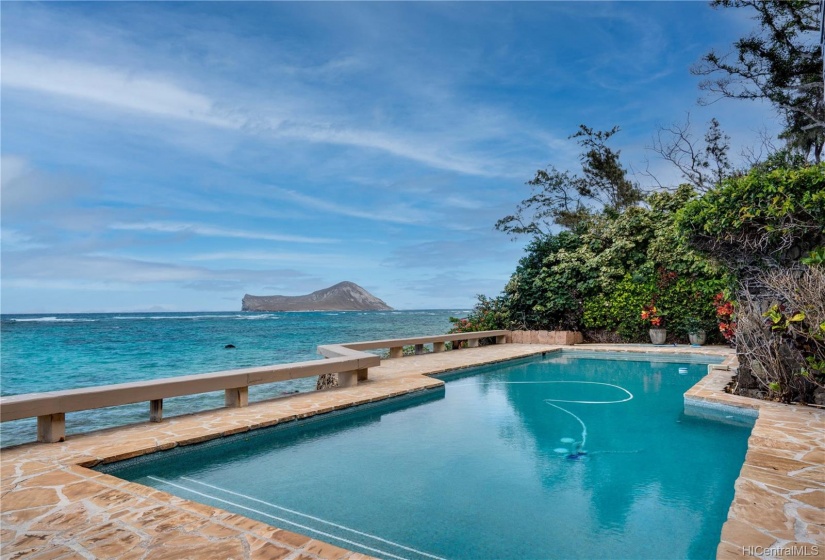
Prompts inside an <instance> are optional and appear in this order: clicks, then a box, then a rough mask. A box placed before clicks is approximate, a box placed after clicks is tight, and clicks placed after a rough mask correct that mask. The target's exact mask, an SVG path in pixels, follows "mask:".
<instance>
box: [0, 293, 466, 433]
mask: <svg viewBox="0 0 825 560" xmlns="http://www.w3.org/2000/svg"><path fill="white" fill-rule="evenodd" d="M467 313H468V311H467V310H461V309H455V310H449V309H447V310H444V309H439V310H419V311H370V312H360V311H346V312H333V311H317V312H304V313H296V312H293V313H239V312H214V313H95V314H66V315H56V314H55V315H49V314H42V315H0V393H2V395H3V396H7V395H18V394H22V393H35V392H43V391H56V390H60V389H75V388H79V387H90V386H94V385H106V384H111V383H125V382H129V381H141V380H147V379H159V378H163V377H172V376H176V375H188V374H196V373H208V372H214V371H222V370H227V369H236V368H244V367H254V366H264V365H268V364H281V363H287V362H296V361H302V360H314V359H320V356H319V355H318V354H317V352H316V348H317V346H318V345H320V344H335V343H340V342H356V341H362V340H375V339H385V338H401V337H410V336H427V335H434V334H442V333H445V332H447V331H448V330H449V329H450V326H451V325H450V322H449V318H450V317H451V316H454V317H465V316H466V315H467ZM228 344H231V345H233V346H235V348H232V349H227V348H226V346H227V345H228ZM314 388H315V378H311V379H297V380H293V381H284V382H280V383H274V384H270V385H264V386H256V387H250V390H249V400H250V401H256V400H264V399H267V398H272V397H276V396H279V395H282V394H286V393H291V392H295V391H301V392H303V391H311V390H314ZM221 406H223V393H222V392H220V393H206V394H202V395H190V396H185V397H176V398H172V399H166V400H164V404H163V414H164V417H170V416H178V415H181V414H188V413H191V412H195V411H198V410H207V409H211V408H218V407H221ZM148 407H149V405H148V403H137V404H134V405H128V406H121V407H114V408H105V409H97V410H91V411H83V412H73V413H68V414H67V415H66V433H67V434H73V433H79V432H87V431H91V430H97V429H101V428H107V427H111V426H117V425H123V424H130V423H135V422H145V421H146V420H147V419H148ZM36 425H37V422H36V420H35V419H26V420H16V421H13V422H4V423H2V424H0V446H2V447H7V446H10V445H17V444H20V443H24V442H28V441H33V440H34V439H35V436H36Z"/></svg>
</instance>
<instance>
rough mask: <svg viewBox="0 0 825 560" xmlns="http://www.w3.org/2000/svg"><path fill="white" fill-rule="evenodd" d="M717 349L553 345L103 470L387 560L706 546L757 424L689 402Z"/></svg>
mask: <svg viewBox="0 0 825 560" xmlns="http://www.w3.org/2000/svg"><path fill="white" fill-rule="evenodd" d="M691 360H692V361H691ZM709 361H713V359H712V358H706V357H702V358H690V357H687V356H678V357H677V356H649V355H644V354H635V355H633V354H598V355H596V354H594V355H588V354H583V353H581V352H565V353H557V354H547V356H546V357H544V358H542V357H535V358H528V359H522V360H517V361H515V362H508V363H506V364H497V365H491V366H484V367H480V368H474V369H472V370H466V371H462V372H460V373H457V374H453V375H451V376H448V377H445V380H446V381H447V383H446V386H445V388H444V389H442V390H435V391H429V392H426V393H423V394H419V395H417V396H415V397H410V398H404V399H400V400H395V399H394V400H393V401H392V402H386V403H385V404H379V405H368V406H364V407H358V408H356V409H351V410H350V411H346V412H342V413H334V414H331V415H324V416H320V417H316V418H313V419H309V420H302V421H298V422H292V423H289V424H284V425H280V426H277V427H274V428H269V429H264V430H258V431H256V432H251V433H246V434H243V435H239V436H233V437H231V438H226V439H224V440H216V441H213V442H209V443H207V444H203V445H198V446H194V447H189V448H180V449H174V450H171V451H167V452H161V453H157V454H154V455H151V456H146V457H142V458H139V459H135V460H131V461H126V462H123V463H117V464H114V465H109V466H107V467H105V468H103V469H101V470H105V471H106V472H109V473H111V474H114V475H116V476H119V477H122V478H125V479H128V480H132V481H135V482H139V483H141V484H146V485H149V486H153V487H157V488H159V489H162V490H165V491H168V492H170V493H172V494H176V495H179V496H182V497H185V498H188V499H192V500H194V501H199V502H203V503H208V504H210V505H214V506H216V507H220V508H223V509H226V510H230V511H235V512H237V513H240V514H242V515H245V516H247V517H251V518H255V519H258V520H261V521H264V522H266V523H270V524H272V525H276V526H279V527H283V528H285V529H289V530H293V531H296V532H299V533H304V534H307V535H310V536H313V537H316V538H319V539H321V540H325V541H328V542H331V543H333V544H336V545H339V546H343V547H345V548H348V549H350V550H357V551H360V552H364V553H367V554H371V555H374V556H379V557H383V558H411V559H412V558H711V557H714V556H715V551H716V546H717V544H718V542H719V534H720V531H721V527H722V523H723V522H724V520H725V517H726V514H727V510H728V507H729V505H730V502H731V499H732V497H733V483H734V480H735V479H736V476H737V475H738V472H739V469H740V468H741V465H742V462H743V459H744V456H745V452H746V449H747V437H748V434H749V433H750V421H751V420H749V419H747V418H738V417H730V418H722V420H723V421H711V420H707V419H704V418H696V417H692V416H688V415H685V414H684V412H683V408H684V407H683V397H682V395H683V393H684V392H685V391H686V390H687V389H689V388H690V387H691V386H692V385H693V384H694V383H696V381H698V380H699V379H701V377H702V376H703V375H704V374H705V373H706V372H707V366H706V365H705V364H706V363H708V362H709Z"/></svg>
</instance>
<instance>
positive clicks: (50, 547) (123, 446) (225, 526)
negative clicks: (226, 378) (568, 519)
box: [0, 344, 825, 560]
mask: <svg viewBox="0 0 825 560" xmlns="http://www.w3.org/2000/svg"><path fill="white" fill-rule="evenodd" d="M560 348H562V347H560V346H553V345H541V344H500V345H492V346H486V347H481V348H471V349H462V350H460V351H451V352H444V353H438V354H424V355H419V356H409V357H404V358H399V359H392V360H383V361H382V363H381V365H380V366H378V367H374V368H370V371H369V380H368V381H365V382H361V383H359V384H358V385H357V386H354V387H347V388H339V389H332V390H327V391H320V392H313V393H304V394H298V395H292V396H289V397H284V398H280V399H276V400H271V401H266V402H260V403H252V404H250V405H249V406H248V407H245V408H222V409H217V410H213V411H207V412H201V413H197V414H192V415H188V416H180V417H173V418H168V419H164V421H163V422H162V423H149V422H147V423H144V424H136V425H132V426H126V427H121V428H113V429H109V430H103V431H98V432H93V433H89V434H84V435H75V436H70V437H69V438H68V439H67V440H66V441H65V442H62V443H33V444H27V445H22V446H18V447H13V448H9V449H5V450H3V451H2V452H0V558H3V559H6V558H8V559H11V558H23V557H25V558H31V559H32V560H46V559H51V560H57V559H60V560H64V559H72V558H124V559H129V558H136V559H137V558H145V559H150V558H151V559H152V560H155V559H164V558H190V559H199V558H227V559H228V558H233V559H236V560H240V559H264V558H265V559H272V560H275V559H290V560H298V559H307V560H309V559H334V560H338V559H351V560H356V559H364V558H368V557H367V556H364V555H362V554H359V553H355V552H351V551H348V550H344V549H342V548H339V547H336V546H333V545H331V544H328V543H325V542H322V541H319V540H317V539H313V538H310V537H307V536H304V535H300V534H297V533H293V532H290V531H286V530H283V529H279V528H277V527H273V526H271V525H267V524H264V523H260V522H258V521H253V520H251V519H247V518H245V517H243V516H240V515H237V514H234V513H229V512H227V511H224V510H221V509H218V508H213V507H211V506H206V505H202V504H198V503H195V502H191V501H188V500H185V499H183V498H179V497H176V496H173V495H171V494H167V493H165V492H161V491H159V490H156V489H154V488H149V487H146V486H142V485H139V484H135V483H131V482H127V481H125V480H121V479H118V478H115V477H113V476H110V475H107V474H102V473H99V472H97V471H94V470H92V469H91V468H90V467H93V466H95V465H97V464H100V463H109V462H114V461H119V460H123V459H127V458H131V457H136V456H139V455H144V454H147V453H153V452H155V451H159V450H163V449H169V448H172V447H175V446H179V445H189V444H194V443H198V442H202V441H206V440H209V439H214V438H218V437H223V436H228V435H232V434H236V433H240V432H245V431H248V430H251V429H256V428H262V427H265V426H272V425H275V424H278V423H281V422H287V421H291V420H295V419H297V418H305V417H308V416H312V415H315V414H322V413H325V412H330V411H333V410H339V409H342V408H347V407H350V406H355V405H358V404H364V403H368V402H375V401H379V400H383V399H386V398H390V397H394V396H398V395H402V394H406V393H411V392H416V391H421V390H424V389H428V388H434V387H438V386H440V385H442V383H443V382H442V381H440V380H438V379H434V378H432V377H428V376H429V375H433V374H436V373H440V372H444V371H448V370H453V369H458V368H464V367H472V366H477V365H483V364H488V363H493V362H498V361H504V360H509V359H513V358H519V357H524V356H529V355H533V354H537V353H541V352H547V351H552V350H557V349H560ZM563 348H565V349H572V350H596V351H630V352H633V351H637V352H638V351H642V352H655V353H673V352H690V353H695V352H699V353H703V354H712V355H720V356H723V357H724V358H725V362H723V365H724V364H728V365H730V364H732V363H733V362H734V361H735V356H734V355H733V353H732V352H731V350H730V349H727V348H720V347H702V348H700V349H695V348H691V347H687V346H680V347H672V346H667V347H652V346H650V345H621V346H619V345H595V344H586V345H578V346H575V347H572V348H571V347H563ZM730 375H731V373H730V372H729V371H725V370H720V369H714V370H712V371H711V372H710V373H709V374H708V376H707V377H705V378H704V379H702V380H701V381H700V382H699V383H697V384H696V386H694V387H693V388H692V389H691V390H690V391H688V393H687V394H686V399H690V400H692V401H693V402H696V403H699V404H706V405H708V406H717V405H723V406H725V405H730V406H736V407H744V408H747V409H756V410H758V415H759V417H758V419H757V421H756V425H755V426H754V428H753V432H752V434H751V436H750V439H749V442H748V453H747V456H746V458H745V463H744V465H743V466H742V470H741V472H740V476H739V478H738V479H737V481H736V494H735V497H734V500H733V503H732V504H731V507H730V511H729V515H728V520H727V522H726V523H725V525H724V527H723V530H722V539H721V542H720V544H719V547H718V550H717V558H733V557H736V558H742V557H754V556H759V555H763V554H764V555H765V556H766V557H771V558H797V557H805V558H817V557H819V558H821V557H823V556H825V411H823V410H819V409H815V408H808V407H798V406H786V405H780V404H776V403H767V402H761V401H755V400H753V399H747V398H744V397H737V396H733V395H728V394H726V393H725V392H724V390H723V389H724V386H725V384H726V383H727V382H728V380H729V379H730ZM697 476H701V473H697ZM663 537H664V538H666V536H665V535H651V538H663ZM503 538H506V537H503ZM769 549H771V550H769ZM783 552H784V553H785V554H783ZM757 553H758V554H757Z"/></svg>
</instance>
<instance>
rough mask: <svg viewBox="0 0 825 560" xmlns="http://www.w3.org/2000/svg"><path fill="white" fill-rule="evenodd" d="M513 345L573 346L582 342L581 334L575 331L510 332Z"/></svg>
mask: <svg viewBox="0 0 825 560" xmlns="http://www.w3.org/2000/svg"><path fill="white" fill-rule="evenodd" d="M509 340H510V342H512V343H514V344H560V345H563V346H573V345H574V344H581V343H582V342H584V337H583V336H582V333H580V332H576V331H510V338H509Z"/></svg>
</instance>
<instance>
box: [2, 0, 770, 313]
mask: <svg viewBox="0 0 825 560" xmlns="http://www.w3.org/2000/svg"><path fill="white" fill-rule="evenodd" d="M735 12H736V11H735V10H734V11H731V10H727V11H725V10H721V11H720V10H713V9H711V8H710V7H709V6H708V5H707V4H705V3H699V2H647V3H634V2H617V3H606V2H599V3H587V2H576V3H563V2H535V3H495V2H490V3H463V2H460V3H442V2H432V3H395V2H388V3H348V2H340V3H338V2H336V3H332V2H329V3H328V2H321V3H268V2H254V3H239V2H232V3H220V2H214V3H213V2H204V3H198V2H191V3H155V2H129V3H102V2H94V3H70V2H69V3H9V2H4V3H3V6H2V69H1V70H0V78H2V116H1V117H0V118H1V119H2V120H0V126H1V128H0V132H2V169H1V171H0V179H2V199H1V200H2V201H1V203H0V204H1V205H2V206H1V208H2V294H1V295H2V302H1V303H2V311H3V312H4V313H24V312H30V313H48V312H83V311H87V312H93V311H119V312H123V311H143V310H156V311H161V310H163V311H193V310H238V309H240V305H241V298H242V296H243V295H244V293H251V294H256V295H271V294H284V295H298V294H303V293H308V292H310V291H313V290H316V289H320V288H323V287H326V286H329V285H331V284H334V283H336V282H339V281H342V280H350V281H353V282H356V283H358V284H360V285H362V286H364V287H365V288H367V289H368V290H370V291H371V292H372V293H374V294H375V295H376V296H378V297H380V298H382V299H384V300H385V301H386V302H387V303H389V304H390V305H392V306H394V307H396V308H401V309H415V308H418V309H420V308H450V307H465V306H468V305H471V304H472V302H473V301H474V299H475V295H476V294H478V293H484V294H488V295H494V294H496V293H498V292H499V291H500V290H501V289H502V288H503V286H504V284H505V283H506V281H507V279H508V277H509V275H510V274H511V273H512V271H513V270H514V268H515V265H516V263H517V261H518V259H519V257H520V256H521V255H522V251H523V242H513V241H511V240H510V239H509V238H508V237H507V236H506V235H504V234H501V233H499V232H496V231H494V229H493V224H494V223H495V221H496V220H497V219H498V218H500V217H502V216H504V215H506V214H508V213H510V212H511V211H512V209H513V208H514V207H515V205H516V203H517V202H518V201H519V200H521V199H522V198H525V197H526V196H527V195H528V188H527V187H526V186H525V185H524V182H525V181H527V180H529V179H531V178H532V176H533V175H534V173H535V171H536V169H539V168H543V167H545V166H547V165H548V164H553V165H555V166H556V167H558V168H560V169H572V170H576V169H577V150H576V147H577V146H576V145H575V144H574V143H573V142H572V141H570V140H568V139H567V137H568V136H569V135H570V134H572V133H573V132H575V131H576V129H577V127H578V125H579V124H582V123H585V124H587V125H589V126H592V127H595V128H601V129H607V128H610V127H612V126H613V125H620V126H621V128H622V132H621V133H620V134H619V135H617V136H616V137H615V139H616V143H615V147H617V148H621V149H622V156H623V159H624V161H625V163H626V165H627V166H630V167H632V168H633V169H637V170H638V169H644V168H645V166H646V165H649V166H650V168H651V169H652V170H654V172H655V174H656V175H657V177H658V178H659V179H660V180H662V181H664V182H671V183H672V182H677V181H678V174H676V173H675V172H674V170H672V169H670V168H669V167H668V166H667V165H666V164H665V163H664V162H661V161H659V160H658V159H657V158H656V156H655V154H653V153H652V152H650V151H648V150H646V146H649V145H650V144H651V141H652V137H653V135H654V134H655V132H656V129H657V126H658V125H660V124H662V125H668V124H671V123H673V122H681V121H683V120H684V118H685V115H686V113H687V112H690V113H691V120H692V121H693V122H694V123H696V124H697V133H698V134H699V135H701V133H702V131H703V130H704V127H705V125H706V123H707V121H708V120H709V119H710V118H711V117H712V116H716V117H718V118H719V120H720V121H721V124H722V127H723V128H724V129H725V130H726V131H727V132H728V133H729V134H730V135H731V136H732V137H733V141H734V152H736V153H738V152H739V150H740V149H741V147H742V146H749V145H755V144H758V142H759V141H758V136H759V131H760V130H762V129H767V130H775V129H776V127H777V126H778V125H777V123H776V122H775V121H774V120H773V117H772V115H771V113H770V111H769V110H768V109H767V108H766V107H764V106H760V105H757V104H749V103H745V102H734V101H720V102H718V103H716V104H714V105H711V106H709V107H700V106H698V105H697V104H696V100H697V98H698V97H699V92H698V90H697V87H696V84H697V79H696V78H695V77H693V76H691V75H690V73H689V70H688V69H689V67H690V65H691V64H692V63H694V62H696V61H697V60H698V59H699V57H700V56H701V55H702V54H703V53H705V52H706V51H707V50H708V49H710V48H712V47H715V48H717V49H720V50H722V51H724V52H727V50H729V45H730V44H731V43H732V42H733V41H734V40H735V39H736V38H738V37H740V36H741V35H743V34H744V33H745V32H746V31H747V30H749V29H750V28H751V26H752V22H751V21H750V20H748V19H747V18H746V17H744V15H743V14H740V13H735ZM646 161H647V163H646ZM637 179H638V180H639V181H640V182H641V183H642V184H648V183H650V181H649V180H646V179H645V177H643V176H639V177H637Z"/></svg>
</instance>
